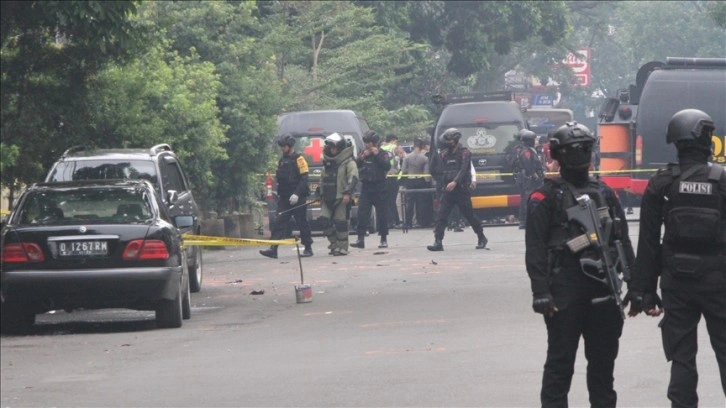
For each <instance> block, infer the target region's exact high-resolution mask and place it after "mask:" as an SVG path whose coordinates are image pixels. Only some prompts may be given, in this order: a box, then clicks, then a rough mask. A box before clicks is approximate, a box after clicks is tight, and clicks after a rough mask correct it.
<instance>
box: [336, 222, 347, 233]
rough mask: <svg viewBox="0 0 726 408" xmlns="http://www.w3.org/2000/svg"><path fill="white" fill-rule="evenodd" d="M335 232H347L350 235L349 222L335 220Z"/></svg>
mask: <svg viewBox="0 0 726 408" xmlns="http://www.w3.org/2000/svg"><path fill="white" fill-rule="evenodd" d="M334 224H335V231H337V232H339V233H342V232H345V233H346V234H347V233H348V220H342V221H341V220H335V221H334Z"/></svg>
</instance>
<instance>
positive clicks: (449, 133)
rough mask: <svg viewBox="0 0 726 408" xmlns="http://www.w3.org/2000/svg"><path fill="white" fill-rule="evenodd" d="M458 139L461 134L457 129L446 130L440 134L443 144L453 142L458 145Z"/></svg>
mask: <svg viewBox="0 0 726 408" xmlns="http://www.w3.org/2000/svg"><path fill="white" fill-rule="evenodd" d="M459 139H461V132H459V129H457V128H448V129H446V130H445V131H444V133H442V134H441V140H442V141H443V142H448V141H449V140H453V141H454V142H456V143H458V142H459Z"/></svg>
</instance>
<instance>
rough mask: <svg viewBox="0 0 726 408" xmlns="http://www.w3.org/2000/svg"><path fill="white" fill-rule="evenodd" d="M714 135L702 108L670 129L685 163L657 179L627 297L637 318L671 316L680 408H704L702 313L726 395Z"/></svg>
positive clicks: (725, 243) (667, 328)
mask: <svg viewBox="0 0 726 408" xmlns="http://www.w3.org/2000/svg"><path fill="white" fill-rule="evenodd" d="M714 129H715V128H714V123H713V120H712V119H711V117H710V116H708V115H707V114H706V113H704V112H702V111H700V110H696V109H686V110H682V111H680V112H678V113H676V114H675V115H673V117H672V118H671V120H670V122H669V123H668V130H667V134H666V141H667V142H668V143H675V145H676V148H677V149H678V164H669V165H668V167H667V168H666V169H664V170H661V171H659V172H658V173H657V174H656V175H655V176H653V177H652V178H651V179H650V181H649V183H648V187H647V188H646V190H645V193H644V195H643V202H642V204H641V207H640V236H639V238H638V257H637V261H636V266H635V270H634V271H633V277H632V282H631V284H630V285H628V286H629V291H628V295H627V296H626V300H628V301H630V304H631V306H630V311H629V314H630V315H631V316H635V315H637V314H638V313H640V312H641V311H645V312H646V314H648V315H650V316H658V315H660V313H661V312H662V311H663V310H664V311H665V316H664V317H663V320H662V321H661V323H660V327H661V334H662V337H663V348H664V351H665V356H666V359H667V360H668V361H671V362H672V363H671V378H670V384H669V385H668V399H670V400H671V404H672V406H674V407H696V406H698V394H697V393H696V385H697V383H698V371H697V370H696V351H697V348H698V343H697V341H696V334H697V329H698V322H699V321H700V320H701V316H702V315H703V317H704V318H705V320H706V327H707V329H708V334H709V336H710V338H711V346H712V347H713V350H714V352H715V354H716V360H717V361H718V368H719V371H720V373H721V387H722V389H723V391H724V395H726V174H725V173H726V172H725V171H724V168H723V167H722V166H720V165H717V164H713V163H709V159H710V157H711V155H712V154H713V152H712V150H711V144H712V138H711V137H712V134H713V131H714ZM663 223H665V233H664V236H663V240H662V243H661V225H662V224H663ZM658 276H660V289H661V294H662V295H663V302H662V309H660V308H659V306H661V302H660V299H659V298H658V294H657V292H656V285H657V283H658Z"/></svg>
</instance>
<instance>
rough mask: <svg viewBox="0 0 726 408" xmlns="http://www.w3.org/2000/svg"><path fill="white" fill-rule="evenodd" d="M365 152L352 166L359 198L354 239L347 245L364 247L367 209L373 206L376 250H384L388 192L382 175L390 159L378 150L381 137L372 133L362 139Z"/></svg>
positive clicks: (386, 245) (361, 153)
mask: <svg viewBox="0 0 726 408" xmlns="http://www.w3.org/2000/svg"><path fill="white" fill-rule="evenodd" d="M363 143H365V149H364V150H363V151H362V152H360V154H359V155H358V159H357V160H356V164H357V165H358V178H359V180H360V181H361V191H360V199H359V201H358V227H357V229H356V231H357V232H358V240H357V241H356V242H354V243H352V244H350V246H352V247H354V248H365V237H366V231H367V230H368V224H369V223H370V219H371V210H372V209H373V207H374V206H375V207H376V228H377V229H378V235H380V236H381V243H380V244H379V245H378V248H388V242H387V239H386V237H388V217H387V205H388V191H387V190H386V174H388V170H390V169H391V158H390V156H389V154H388V152H387V151H385V150H383V149H381V148H380V145H381V138H380V137H379V136H378V134H377V133H376V132H375V131H374V130H369V131H368V132H366V134H365V136H363Z"/></svg>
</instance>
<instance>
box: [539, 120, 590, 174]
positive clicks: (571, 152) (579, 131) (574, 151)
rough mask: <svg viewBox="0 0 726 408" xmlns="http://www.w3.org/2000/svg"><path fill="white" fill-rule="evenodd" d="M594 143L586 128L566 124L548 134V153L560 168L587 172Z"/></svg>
mask: <svg viewBox="0 0 726 408" xmlns="http://www.w3.org/2000/svg"><path fill="white" fill-rule="evenodd" d="M595 141H596V139H595V136H593V135H592V132H590V129H588V128H587V127H586V126H584V125H581V124H579V123H577V122H567V123H565V124H564V125H562V126H560V127H559V128H558V129H557V130H555V131H553V132H551V133H550V134H549V142H550V153H551V154H552V158H553V159H555V160H557V161H558V162H559V163H560V166H562V168H565V169H573V170H587V169H588V168H589V167H590V162H591V160H592V146H593V145H594V144H595Z"/></svg>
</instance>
